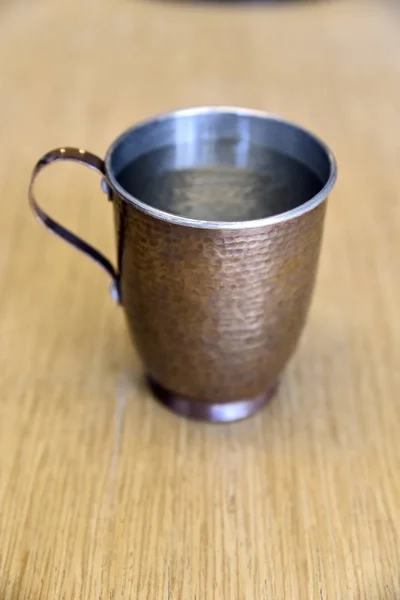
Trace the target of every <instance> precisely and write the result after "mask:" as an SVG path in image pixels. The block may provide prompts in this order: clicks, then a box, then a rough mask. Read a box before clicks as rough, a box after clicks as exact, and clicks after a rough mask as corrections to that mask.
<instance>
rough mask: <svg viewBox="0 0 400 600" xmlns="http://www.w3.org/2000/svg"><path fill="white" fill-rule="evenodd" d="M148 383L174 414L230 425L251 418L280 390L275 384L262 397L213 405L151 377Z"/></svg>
mask: <svg viewBox="0 0 400 600" xmlns="http://www.w3.org/2000/svg"><path fill="white" fill-rule="evenodd" d="M147 381H148V384H149V387H150V390H151V391H152V392H153V394H154V396H155V397H156V399H157V400H158V401H159V402H161V404H163V405H164V406H166V407H167V408H169V409H170V410H172V411H173V412H175V413H177V414H179V415H181V416H183V417H188V418H190V419H199V420H203V421H210V422H212V423H229V422H232V421H240V420H241V419H246V418H247V417H250V416H251V415H253V414H254V413H256V412H258V411H259V410H261V409H262V408H263V407H264V406H265V405H266V404H268V402H269V401H270V400H271V399H272V397H273V396H274V395H275V393H276V391H277V389H278V385H277V384H275V385H274V386H273V387H272V388H271V389H270V390H269V391H268V392H266V393H264V394H261V395H260V396H255V397H253V398H245V399H243V400H236V401H234V402H215V403H211V402H202V401H201V400H195V399H193V398H188V397H185V396H179V395H177V394H174V393H173V392H170V391H169V390H167V389H165V388H164V387H163V386H162V385H160V384H159V383H158V382H157V381H155V380H154V379H152V378H151V377H148V378H147Z"/></svg>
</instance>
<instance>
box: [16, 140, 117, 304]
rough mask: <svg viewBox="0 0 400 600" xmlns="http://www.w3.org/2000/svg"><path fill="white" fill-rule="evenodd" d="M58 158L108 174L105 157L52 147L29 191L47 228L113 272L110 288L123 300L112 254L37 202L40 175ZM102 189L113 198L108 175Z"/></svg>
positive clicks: (38, 164) (33, 206)
mask: <svg viewBox="0 0 400 600" xmlns="http://www.w3.org/2000/svg"><path fill="white" fill-rule="evenodd" d="M57 160H68V161H72V162H78V163H81V164H83V165H85V166H87V167H89V168H90V169H94V170H95V171H98V172H99V173H100V174H101V175H103V176H105V164H104V161H103V160H101V158H99V157H98V156H96V155H95V154H91V152H86V150H81V149H78V148H68V147H64V148H56V149H55V150H50V152H47V153H46V154H45V155H44V156H42V158H40V159H39V160H38V162H37V163H36V165H35V168H34V169H33V172H32V176H31V180H30V184H29V191H28V197H29V204H30V207H31V209H32V211H33V213H34V215H35V216H36V218H37V219H38V220H39V221H40V222H41V223H42V224H43V225H44V226H45V227H47V229H49V230H50V231H52V232H53V233H55V234H56V235H58V236H59V237H60V238H61V239H63V240H65V241H66V242H68V243H69V244H71V246H74V247H75V248H77V249H78V250H80V252H83V254H87V256H89V258H91V259H92V260H94V262H96V263H97V264H98V265H100V267H102V268H103V269H104V270H105V271H106V272H107V273H108V274H109V275H110V277H111V279H112V283H111V288H110V291H111V296H112V298H113V299H114V300H115V301H116V302H117V303H121V295H120V286H119V274H118V272H117V270H116V269H115V268H114V267H113V265H112V264H111V262H110V261H109V260H108V258H106V257H105V256H104V255H103V254H102V253H101V252H99V250H97V249H96V248H94V247H93V246H91V245H90V244H88V243H87V242H85V241H84V240H83V239H82V238H80V237H78V236H77V235H75V234H74V233H72V231H69V229H66V228H65V227H63V225H60V224H59V223H57V222H56V221H54V219H52V218H51V217H50V216H49V215H48V214H47V213H45V212H44V210H42V209H41V208H40V206H39V205H38V203H37V202H36V198H35V195H34V193H33V188H34V183H35V181H36V178H37V176H38V175H39V173H40V171H41V170H42V169H43V168H44V167H46V166H47V165H50V164H51V163H53V162H55V161H57ZM102 189H103V191H104V192H106V193H107V194H108V197H109V199H111V197H110V190H109V187H108V184H107V182H106V180H105V179H103V180H102Z"/></svg>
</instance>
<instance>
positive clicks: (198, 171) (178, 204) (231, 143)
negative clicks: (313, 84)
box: [117, 140, 323, 221]
mask: <svg viewBox="0 0 400 600" xmlns="http://www.w3.org/2000/svg"><path fill="white" fill-rule="evenodd" d="M193 164H195V165H199V166H195V167H193V166H192V165H193ZM232 165H235V166H232ZM117 179H118V181H119V183H120V184H121V185H122V187H123V188H124V189H125V190H127V191H128V192H129V193H130V194H131V195H132V196H134V197H135V198H137V199H139V200H141V201H142V202H144V203H146V204H149V205H150V206H153V207H155V208H158V209H160V210H163V211H165V212H168V213H170V214H173V215H179V216H182V217H187V218H191V219H199V220H206V221H245V220H253V219H261V218H263V217H268V216H272V215H275V214H279V213H282V212H285V211H288V210H290V209H293V208H295V207H296V206H299V205H300V204H303V203H304V202H306V201H307V200H309V199H311V198H312V197H313V196H315V195H316V194H317V193H318V192H319V191H320V190H321V188H322V187H323V185H322V182H321V180H320V178H319V177H318V176H317V175H316V174H315V173H314V172H313V171H312V170H310V169H309V168H308V167H307V166H306V165H304V164H303V163H301V162H300V161H298V160H296V159H294V158H292V157H290V156H287V155H285V154H283V153H281V152H278V151H276V150H271V149H269V148H263V147H259V146H251V147H248V146H247V147H246V148H245V149H244V150H242V152H241V148H240V142H238V141H237V140H221V141H217V142H200V143H197V144H196V146H194V147H193V145H189V146H186V147H185V146H167V147H163V148H160V149H157V150H153V151H151V152H149V153H148V154H145V155H142V156H140V157H139V158H137V159H135V160H133V161H132V162H130V163H129V164H128V165H127V166H126V167H124V168H123V170H122V171H121V172H120V173H119V175H118V176H117Z"/></svg>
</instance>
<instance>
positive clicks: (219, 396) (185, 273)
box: [29, 107, 336, 421]
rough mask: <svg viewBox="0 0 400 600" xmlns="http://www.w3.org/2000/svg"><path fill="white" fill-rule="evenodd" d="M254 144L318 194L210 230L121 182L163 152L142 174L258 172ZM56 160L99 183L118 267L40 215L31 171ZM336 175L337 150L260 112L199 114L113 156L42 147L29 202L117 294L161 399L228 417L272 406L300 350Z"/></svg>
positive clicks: (147, 133)
mask: <svg viewBox="0 0 400 600" xmlns="http://www.w3.org/2000/svg"><path fill="white" fill-rule="evenodd" d="M224 141H227V142H229V144H228V145H225V146H224ZM204 144H206V145H207V148H208V151H207V152H205V151H204ZM255 147H256V148H261V149H265V150H267V151H269V150H272V151H276V152H279V153H282V154H284V155H285V156H288V157H291V158H292V159H295V160H296V161H298V162H300V163H301V164H302V165H304V166H305V167H307V168H308V169H309V170H311V171H312V172H313V173H314V174H315V175H316V176H317V177H318V178H319V181H320V182H321V185H320V189H319V190H318V191H317V193H316V194H315V195H314V196H313V197H311V198H307V200H306V201H304V200H302V199H299V201H298V203H297V204H295V205H294V206H292V207H291V208H290V209H289V210H285V209H284V208H283V210H282V209H281V210H280V207H279V204H278V206H277V207H276V208H275V212H274V214H272V215H269V216H266V217H263V218H258V219H255V220H236V221H223V220H221V221H219V220H216V221H206V220H201V219H193V218H189V217H185V216H182V215H177V214H172V212H168V211H165V210H162V209H160V208H158V207H157V204H154V203H153V202H151V203H149V202H147V201H146V202H145V201H144V200H143V199H141V198H139V197H135V196H134V195H133V194H132V193H130V192H129V191H128V190H127V189H125V188H124V186H123V184H122V183H121V176H120V175H121V172H122V171H123V170H124V168H125V167H126V166H127V165H129V164H131V163H132V161H134V160H136V159H138V158H140V157H144V156H148V157H150V158H151V156H152V154H151V153H154V151H157V150H162V149H163V148H170V149H171V148H172V153H171V152H169V154H168V156H169V158H168V160H165V161H164V162H165V164H164V163H163V160H161V161H157V160H149V161H148V163H147V164H148V166H147V167H146V168H147V170H148V172H147V173H146V175H147V177H150V178H151V176H152V169H153V170H154V172H156V171H157V172H158V173H160V172H173V171H174V170H182V169H193V168H203V167H220V166H221V165H222V166H224V167H226V166H227V167H229V168H231V167H237V168H243V167H244V168H256V169H260V170H262V169H263V165H262V164H261V165H260V164H257V165H254V164H253V163H252V161H253V162H254V159H253V158H252V156H253V155H252V149H254V148H255ZM220 148H225V150H224V151H222V150H219V149H220ZM227 148H228V150H227ZM182 149H184V150H182ZM160 156H161V155H160ZM57 160H70V161H71V160H72V161H77V162H80V163H83V164H85V165H87V166H89V167H91V168H93V169H95V170H97V171H98V172H99V173H100V174H101V176H102V188H103V190H104V192H105V193H106V194H107V195H108V198H109V200H111V201H112V203H113V207H114V216H115V226H116V236H117V267H114V266H113V265H112V263H111V262H110V261H109V260H108V259H107V258H105V257H104V256H103V255H102V254H101V253H100V252H99V251H98V250H96V249H95V248H93V247H92V246H90V245H89V244H87V243H86V242H84V241H83V240H82V239H81V238H79V237H78V236H76V235H75V234H73V233H72V232H70V231H69V230H67V229H66V228H64V227H63V226H62V225H60V224H58V223H57V222H56V221H54V220H53V219H52V218H51V217H49V216H48V215H47V214H46V213H45V212H44V211H43V210H42V209H41V208H40V207H39V206H38V204H37V202H36V200H35V197H34V194H33V184H34V181H35V179H36V176H37V175H38V173H39V172H40V171H41V170H42V168H43V167H45V166H46V165H49V164H50V163H52V162H54V161H57ZM256 162H257V161H256ZM335 180H336V163H335V159H334V157H333V155H332V153H331V152H330V150H329V149H328V148H327V147H326V146H325V144H324V143H323V142H321V141H320V140H319V139H318V138H316V137H315V136H314V135H312V134H311V133H309V132H307V131H305V130H304V129H302V128H300V127H298V126H296V125H294V124H291V123H288V122H286V121H284V120H282V119H279V118H277V117H274V116H270V115H268V114H264V113H262V112H259V111H253V110H248V109H242V108H225V107H202V108H191V109H185V110H179V111H176V112H172V113H168V114H165V115H163V116H160V117H157V118H154V119H151V120H149V121H146V122H144V123H142V124H139V125H137V126H135V127H133V128H132V129H129V130H128V131H126V132H125V133H123V134H122V135H121V136H120V137H118V138H117V140H116V141H114V143H113V144H112V145H111V147H110V148H109V150H108V152H107V155H106V158H105V161H103V160H101V159H100V158H98V157H97V156H95V155H93V154H91V153H89V152H86V151H84V150H80V149H76V148H69V147H64V148H59V149H57V150H52V151H51V152H48V153H47V154H45V155H44V156H43V157H42V158H41V159H40V160H39V161H38V163H37V164H36V166H35V168H34V171H33V174H32V180H31V183H30V188H29V199H30V204H31V207H32V209H33V211H34V213H35V214H36V216H37V217H38V218H39V220H40V221H41V222H42V223H44V225H45V226H46V227H48V228H49V229H51V230H52V231H53V232H54V233H56V234H58V235H59V236H60V237H62V238H63V239H64V240H66V241H67V242H69V243H70V244H72V245H73V246H75V247H76V248H77V249H78V250H81V251H82V252H84V253H86V254H87V255H89V256H90V257H91V258H92V259H94V260H95V261H96V262H97V263H98V264H99V265H100V266H101V267H103V269H105V271H107V273H108V274H109V275H110V276H111V279H112V287H111V290H112V295H113V297H114V299H115V300H117V301H118V302H119V303H120V304H122V306H123V308H124V311H125V314H126V319H127V322H128V327H129V330H130V333H131V335H132V338H133V340H134V343H135V345H136V347H137V349H138V351H139V354H140V356H141V359H142V361H143V364H144V368H145V371H146V373H147V375H148V380H149V383H150V385H151V388H152V390H153V392H154V393H155V395H156V396H157V397H158V399H160V400H161V401H162V402H163V403H164V404H166V405H168V406H169V407H170V408H172V409H173V410H175V411H176V412H178V413H180V414H183V415H186V416H190V417H197V418H203V419H207V420H211V421H233V420H237V419H241V418H244V417H247V416H248V415H250V414H252V413H254V412H255V411H257V410H258V409H259V408H261V407H262V406H263V405H264V404H265V403H266V401H267V400H268V398H269V397H270V396H271V395H272V393H273V391H274V390H275V389H276V386H277V380H278V377H279V375H280V374H281V372H282V370H283V368H284V366H285V365H286V363H287V361H288V359H289V358H290V356H291V354H292V352H293V350H294V349H295V346H296V344H297V342H298V339H299V337H300V334H301V331H302V329H303V326H304V323H305V320H306V316H307V311H308V308H309V304H310V300H311V296H312V292H313V287H314V281H315V275H316V269H317V264H318V256H319V250H320V244H321V237H322V232H323V221H324V215H325V206H326V202H325V200H326V199H327V197H328V194H329V192H330V191H331V190H332V188H333V186H334V183H335ZM248 196H249V195H248V194H247V196H246V198H243V202H245V201H248ZM218 201H219V198H218V197H215V203H218ZM240 201H242V199H241V198H240Z"/></svg>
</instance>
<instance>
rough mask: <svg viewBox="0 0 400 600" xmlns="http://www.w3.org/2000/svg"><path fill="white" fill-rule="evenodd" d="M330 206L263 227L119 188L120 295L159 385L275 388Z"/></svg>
mask: <svg viewBox="0 0 400 600" xmlns="http://www.w3.org/2000/svg"><path fill="white" fill-rule="evenodd" d="M325 205H326V203H325V202H324V203H322V204H320V205H319V206H318V207H316V208H315V209H313V210H311V211H309V212H307V213H304V214H303V215H301V216H300V217H298V218H296V219H292V220H288V221H284V222H282V223H279V224H276V225H271V226H266V227H263V228H257V229H249V230H238V231H235V230H215V229H210V230H207V229H196V228H191V227H183V226H181V225H176V224H173V223H168V222H166V221H161V220H157V219H154V218H153V217H150V216H148V215H146V214H144V213H143V212H141V211H139V210H137V209H136V208H135V207H134V206H133V205H131V204H129V203H128V202H126V201H124V200H123V199H122V198H120V197H119V196H116V195H115V196H114V207H115V217H116V225H117V239H118V257H119V269H120V278H121V295H122V302H123V305H124V308H125V313H126V317H127V321H128V326H129V330H130V332H131V335H132V338H133V339H134V342H135V344H136V346H137V348H138V350H139V353H140V355H141V357H142V359H143V362H144V365H145V367H146V370H147V372H148V373H149V374H150V375H151V376H152V377H153V378H154V379H155V380H156V381H157V382H158V383H159V384H161V385H162V386H163V387H164V388H166V389H168V390H170V391H172V392H174V393H175V394H176V395H177V396H187V397H189V398H196V399H197V400H200V401H201V400H202V401H203V402H204V403H209V402H213V403H215V402H222V403H224V402H232V401H234V400H242V399H245V398H252V397H258V396H260V395H262V394H264V393H265V392H267V391H268V390H270V389H271V388H273V387H274V385H275V384H276V381H277V378H278V377H279V375H280V373H281V371H282V369H283V367H284V366H285V364H286V362H287V361H288V359H289V357H290V356H291V354H292V352H293V350H294V348H295V346H296V344H297V341H298V339H299V336H300V334H301V331H302V329H303V325H304V322H305V319H306V316H307V311H308V308H309V305H310V300H311V296H312V291H313V287H314V281H315V274H316V269H317V263H318V255H319V250H320V244H321V237H322V231H323V222H324V215H325Z"/></svg>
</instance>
